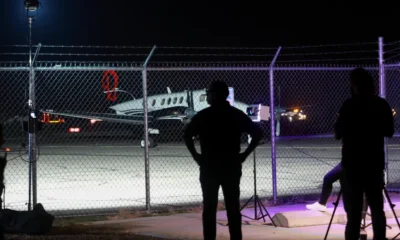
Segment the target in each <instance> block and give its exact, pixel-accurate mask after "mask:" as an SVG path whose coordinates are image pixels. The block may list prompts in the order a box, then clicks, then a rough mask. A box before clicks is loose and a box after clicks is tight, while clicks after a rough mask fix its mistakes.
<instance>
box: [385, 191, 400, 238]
mask: <svg viewBox="0 0 400 240" xmlns="http://www.w3.org/2000/svg"><path fill="white" fill-rule="evenodd" d="M383 191H384V193H385V195H384V196H386V200H387V201H388V202H389V205H390V208H391V209H392V212H393V216H394V218H395V219H396V222H397V226H398V227H399V229H400V222H399V219H398V218H397V214H396V212H395V211H394V207H395V206H396V205H395V204H393V203H392V200H391V199H390V197H389V193H388V192H387V190H386V187H384V188H383ZM399 235H400V233H399V234H397V235H396V236H395V237H394V238H392V239H396V238H397V237H398V236H399Z"/></svg>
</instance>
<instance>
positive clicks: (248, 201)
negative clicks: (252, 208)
mask: <svg viewBox="0 0 400 240" xmlns="http://www.w3.org/2000/svg"><path fill="white" fill-rule="evenodd" d="M253 198H254V196H251V198H250V199H249V200H247V202H246V203H245V204H244V205H243V206H242V208H241V209H240V211H242V210H243V209H244V208H245V207H246V206H247V205H248V204H249V203H250V202H251V200H252V199H253Z"/></svg>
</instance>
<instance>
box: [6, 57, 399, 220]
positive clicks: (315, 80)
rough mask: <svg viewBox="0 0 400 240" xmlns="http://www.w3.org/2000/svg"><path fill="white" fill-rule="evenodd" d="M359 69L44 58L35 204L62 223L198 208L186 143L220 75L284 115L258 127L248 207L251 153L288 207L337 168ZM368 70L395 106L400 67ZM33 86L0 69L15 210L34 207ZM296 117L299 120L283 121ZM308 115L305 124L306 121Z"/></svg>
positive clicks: (245, 189)
mask: <svg viewBox="0 0 400 240" xmlns="http://www.w3.org/2000/svg"><path fill="white" fill-rule="evenodd" d="M150 63H151V62H150ZM355 67H358V66H356V65H354V66H349V65H346V66H340V65H335V66H326V65H324V66H323V65H321V66H316V65H314V66H302V67H299V66H288V65H286V66H285V65H283V66H282V65H277V66H274V67H272V70H273V71H271V68H270V65H269V63H266V64H264V63H263V64H245V63H240V64H208V65H207V64H204V65H201V64H197V65H196V64H187V63H182V64H164V65H163V64H152V65H149V66H147V67H143V64H140V63H118V62H107V63H88V62H86V63H85V62H80V63H76V62H63V63H60V62H57V63H56V62H46V63H38V64H37V65H36V66H35V68H34V73H35V82H36V86H35V87H36V92H35V94H36V109H37V110H41V112H40V120H41V121H43V122H44V123H43V125H42V129H41V130H40V131H39V132H38V133H37V137H36V140H37V144H36V146H35V147H36V148H35V149H36V151H35V153H36V161H37V202H40V203H42V204H43V205H44V206H45V207H46V209H48V210H49V211H51V212H53V213H55V214H57V215H60V216H61V215H63V216H64V215H88V214H101V213H117V212H118V211H120V209H128V210H129V211H135V210H138V209H147V210H158V209H168V208H170V207H180V206H189V205H190V206H200V205H201V199H202V194H201V188H200V183H199V179H198V177H199V172H198V167H197V166H196V164H195V163H194V161H193V160H192V158H191V156H190V154H189V152H188V151H187V149H186V147H185V145H184V143H183V140H182V136H183V131H184V128H185V126H186V123H187V122H188V120H190V117H191V116H193V114H195V113H196V112H198V111H200V110H201V109H204V108H206V107H207V106H208V104H207V100H206V95H205V89H206V88H207V87H208V84H209V83H210V82H211V81H212V80H223V81H225V82H227V83H228V85H229V86H230V87H231V88H232V89H231V90H232V95H231V97H233V99H234V104H235V106H236V107H237V108H239V109H240V110H242V111H244V112H246V108H247V106H249V105H252V104H263V105H265V106H270V107H271V108H272V106H273V107H274V110H275V112H274V113H275V118H274V120H275V125H274V127H272V126H271V121H262V122H260V123H257V124H258V125H259V127H260V129H261V130H262V131H263V134H264V141H263V143H262V144H261V145H260V146H259V147H258V148H257V150H256V151H255V153H254V155H251V156H250V157H249V159H248V160H247V161H246V162H245V163H244V165H243V176H242V183H241V197H242V202H245V201H246V200H247V199H248V198H250V197H251V196H252V194H253V161H252V160H253V159H252V158H253V157H255V158H256V163H257V186H258V189H257V191H258V195H259V196H260V197H261V198H263V199H265V200H269V201H272V202H273V203H279V202H286V201H288V200H289V201H296V200H299V198H300V199H304V198H306V197H309V196H313V197H315V196H317V195H318V194H319V193H320V191H321V184H322V180H323V176H324V175H325V174H326V173H327V172H328V171H329V170H330V169H331V168H333V167H334V166H335V165H336V164H337V163H339V161H340V156H341V152H340V148H341V147H340V142H337V141H334V140H333V125H334V122H335V120H336V117H337V113H338V111H339V108H340V106H341V104H342V103H343V101H344V100H345V99H346V98H348V97H349V96H350V91H349V80H348V75H349V73H350V71H351V70H352V69H354V68H355ZM366 68H367V69H368V70H369V71H370V72H371V73H372V74H373V76H374V77H375V79H376V80H377V82H376V86H377V87H378V88H377V89H379V87H380V86H381V85H382V82H383V81H384V82H385V83H386V97H387V99H388V101H389V103H390V104H391V105H392V107H393V108H394V109H397V108H398V105H399V101H400V99H399V98H398V93H397V92H398V91H397V84H398V82H399V78H400V74H399V66H398V65H396V64H387V65H386V66H385V68H384V70H385V71H384V73H385V74H384V75H385V78H384V79H382V78H380V76H382V73H381V74H380V72H379V65H378V64H376V65H374V66H368V67H366ZM271 77H272V78H271ZM28 79H29V68H27V66H26V64H18V63H13V64H8V65H2V66H0V83H1V84H2V86H3V88H2V94H1V95H0V100H1V102H2V104H1V105H0V117H1V121H2V122H3V123H5V136H6V147H8V148H10V149H11V152H10V153H9V164H8V166H7V171H6V187H7V190H6V199H5V200H6V207H7V208H11V209H16V210H26V204H27V203H28V200H29V195H28V180H29V175H28V173H29V172H28V170H29V165H28V162H29V158H28V149H27V144H28V142H27V141H28V133H27V132H24V131H23V130H22V125H21V121H22V120H23V119H24V118H25V117H27V115H28V110H29V109H28V106H27V101H28V99H29V98H28V94H29V82H28ZM271 80H272V81H271ZM270 83H273V84H272V85H271V84H270ZM271 93H273V96H272V95H271ZM271 96H272V97H273V99H274V101H273V102H271V98H270V97H271ZM143 99H147V112H148V113H147V115H146V114H144V113H145V111H144V109H143V106H144V100H143ZM288 110H289V112H292V113H297V114H295V115H294V116H289V115H285V114H287V111H288ZM299 112H301V114H303V115H302V116H304V115H305V116H306V117H305V118H301V119H300V118H299V116H300V115H298V113H299ZM116 113H117V114H119V115H116ZM124 114H125V115H131V116H124ZM132 114H135V116H132ZM144 116H147V120H148V123H147V124H146V123H145V122H146V121H145V117H144ZM397 116H398V115H397ZM271 129H273V130H274V131H275V133H274V134H272V135H273V136H274V138H273V139H271ZM146 130H147V132H146ZM398 132H399V122H398V121H396V133H398ZM146 135H147V136H148V141H147V146H148V151H146V141H145V139H146ZM272 140H274V143H275V144H274V145H272V144H271V143H272V142H273V141H272ZM246 146H247V136H245V135H244V136H243V138H242V147H243V148H245V147H246ZM387 150H388V151H387V152H388V186H389V187H390V189H392V190H393V189H398V188H399V182H400V180H399V179H400V175H399V174H398V171H397V169H399V168H400V165H399V164H398V162H399V159H398V158H399V157H398V156H399V154H398V151H399V150H398V142H397V138H394V139H390V140H389V142H388V144H387ZM272 153H275V154H276V155H272ZM275 164H276V165H275ZM275 169H276V170H275ZM274 176H276V178H275V177H274ZM274 183H276V187H277V188H276V189H274ZM335 186H336V187H338V186H339V185H338V183H337V184H336V185H335ZM220 200H222V191H221V193H220ZM221 203H223V202H221ZM150 206H151V208H150Z"/></svg>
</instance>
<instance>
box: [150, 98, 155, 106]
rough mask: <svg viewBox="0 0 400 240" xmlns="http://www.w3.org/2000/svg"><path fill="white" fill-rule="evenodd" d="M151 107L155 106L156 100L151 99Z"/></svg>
mask: <svg viewBox="0 0 400 240" xmlns="http://www.w3.org/2000/svg"><path fill="white" fill-rule="evenodd" d="M151 105H152V106H153V107H154V105H156V100H155V99H153V103H152V104H151Z"/></svg>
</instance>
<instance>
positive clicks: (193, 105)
mask: <svg viewBox="0 0 400 240" xmlns="http://www.w3.org/2000/svg"><path fill="white" fill-rule="evenodd" d="M229 90H230V95H229V96H228V99H227V100H228V101H229V102H230V103H231V105H234V106H235V107H236V108H238V109H240V110H241V111H243V112H244V113H245V114H247V109H248V108H249V105H248V104H245V103H243V102H240V101H236V100H234V96H233V88H230V89H229ZM147 102H148V123H149V129H148V131H149V135H156V134H159V133H160V130H159V129H157V128H151V127H150V126H152V125H153V123H155V122H156V121H160V120H175V121H176V120H179V121H181V122H182V123H184V124H187V123H188V122H190V119H191V118H192V117H193V116H194V115H195V114H196V113H197V112H199V111H201V110H203V109H205V108H207V107H209V105H208V103H207V95H206V89H202V90H185V91H183V92H176V93H173V92H172V91H171V90H170V88H169V87H167V93H165V94H158V95H153V96H148V98H147ZM110 109H112V110H113V111H115V114H102V113H88V114H76V113H68V112H56V111H53V110H41V112H42V113H44V114H47V116H48V115H58V116H65V117H74V118H83V119H89V120H90V121H93V122H96V121H108V122H119V123H128V124H137V125H143V124H144V119H143V118H144V116H143V98H138V99H134V100H129V101H126V102H123V103H119V104H116V105H113V106H111V107H110ZM276 112H277V113H278V114H279V115H281V116H286V115H288V117H290V118H293V116H294V115H296V116H300V117H298V118H297V119H298V120H303V119H302V118H304V119H305V115H304V114H303V113H302V111H300V110H297V109H296V110H294V111H287V110H282V109H277V110H276ZM289 113H290V114H289ZM285 114H286V115H285ZM277 134H278V135H279V129H277ZM140 145H141V146H142V147H144V146H145V140H144V139H142V140H141V143H140ZM155 146H156V143H155V141H154V139H153V138H152V137H150V136H149V147H155Z"/></svg>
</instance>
